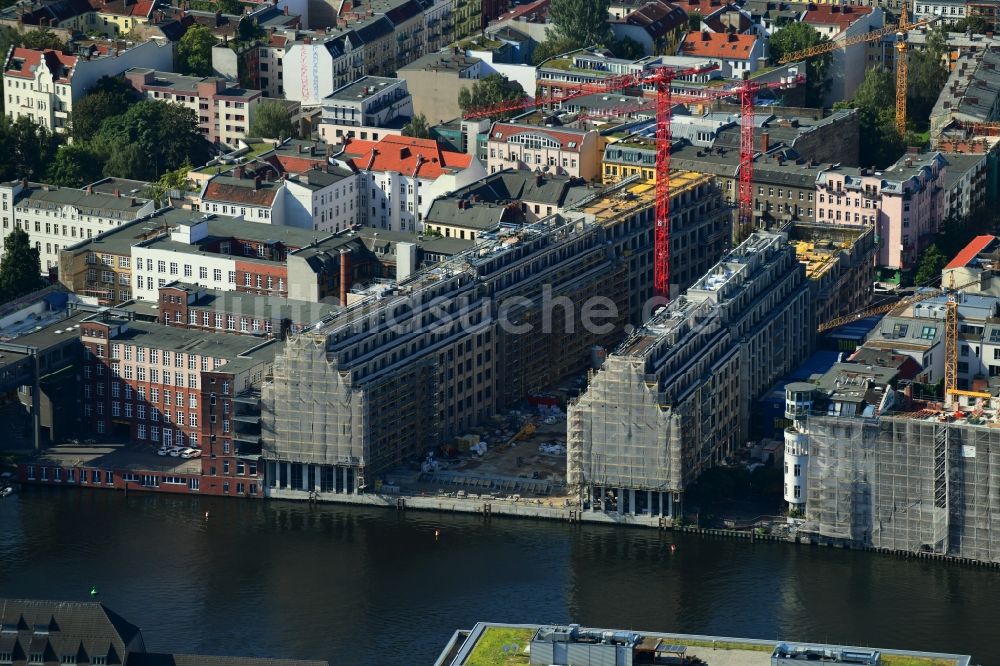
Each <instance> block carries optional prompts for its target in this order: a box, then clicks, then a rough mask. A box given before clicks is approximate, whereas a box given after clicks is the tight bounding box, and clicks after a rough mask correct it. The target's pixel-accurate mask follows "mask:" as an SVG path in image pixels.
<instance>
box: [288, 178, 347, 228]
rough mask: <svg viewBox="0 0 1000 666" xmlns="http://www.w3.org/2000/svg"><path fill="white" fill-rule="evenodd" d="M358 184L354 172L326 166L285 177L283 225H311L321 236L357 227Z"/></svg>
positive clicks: (305, 226)
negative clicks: (321, 233)
mask: <svg viewBox="0 0 1000 666" xmlns="http://www.w3.org/2000/svg"><path fill="white" fill-rule="evenodd" d="M361 181H362V176H361V175H360V174H358V173H357V172H355V171H353V170H351V169H346V168H344V167H342V166H332V165H330V164H327V165H325V166H322V167H317V168H313V169H310V170H309V171H306V172H304V173H299V174H294V175H289V176H286V178H285V189H286V193H285V198H284V205H285V213H284V214H285V224H288V225H290V226H295V227H304V228H309V225H310V224H311V225H312V228H313V230H315V231H321V232H323V233H339V232H341V231H347V230H348V229H351V228H352V227H354V226H356V225H359V224H361V223H362V211H361V206H360V204H359V201H360V198H361ZM300 221H301V222H302V224H300V223H299V222H300Z"/></svg>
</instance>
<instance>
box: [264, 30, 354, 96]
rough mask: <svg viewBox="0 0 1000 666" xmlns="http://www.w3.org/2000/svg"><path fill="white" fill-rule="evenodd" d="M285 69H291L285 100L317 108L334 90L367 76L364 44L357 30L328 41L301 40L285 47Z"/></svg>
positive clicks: (305, 38) (304, 37) (316, 38)
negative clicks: (293, 74) (286, 67)
mask: <svg viewBox="0 0 1000 666" xmlns="http://www.w3.org/2000/svg"><path fill="white" fill-rule="evenodd" d="M284 51H285V56H284V57H283V58H282V63H283V65H282V67H284V65H285V64H287V65H290V66H291V69H290V70H289V71H293V70H294V71H295V72H297V73H298V74H299V75H298V76H289V77H288V78H287V79H283V81H284V86H283V88H284V96H285V98H286V99H290V100H295V101H296V102H299V103H300V104H302V105H303V106H315V105H318V104H320V103H321V101H322V100H323V99H324V98H325V97H327V96H329V95H330V94H332V93H333V91H334V90H337V89H338V88H341V87H343V86H346V85H348V84H349V83H351V82H352V81H355V80H357V79H359V78H361V76H363V75H364V72H365V63H366V60H365V58H364V43H363V42H362V39H361V36H360V35H358V33H356V32H354V31H353V30H347V31H345V32H342V33H340V34H338V35H331V36H328V37H316V36H301V37H299V38H297V39H295V40H294V41H290V42H286V43H285V45H284Z"/></svg>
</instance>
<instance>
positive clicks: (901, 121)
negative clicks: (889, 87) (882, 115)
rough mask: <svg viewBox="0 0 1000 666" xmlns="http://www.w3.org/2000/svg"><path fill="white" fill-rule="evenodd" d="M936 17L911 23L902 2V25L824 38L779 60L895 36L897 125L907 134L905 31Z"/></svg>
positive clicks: (797, 59)
mask: <svg viewBox="0 0 1000 666" xmlns="http://www.w3.org/2000/svg"><path fill="white" fill-rule="evenodd" d="M934 20H935V19H933V18H929V19H920V20H919V21H917V22H916V23H910V18H909V14H908V13H907V9H906V3H905V2H904V3H903V13H902V14H901V15H900V17H899V25H890V26H886V27H884V28H879V29H877V30H872V31H871V32H866V33H865V34H863V35H856V36H854V37H848V38H847V39H843V40H841V41H836V42H830V41H828V42H822V43H820V44H816V45H815V46H810V47H809V48H807V49H803V50H801V51H795V52H794V53H787V54H785V55H784V56H782V57H781V59H780V60H779V61H778V64H779V65H787V64H788V63H791V62H798V61H800V60H806V59H808V58H812V57H814V56H818V55H822V54H824V53H831V52H833V51H835V50H836V49H843V48H847V47H848V46H854V45H855V44H862V43H865V42H874V41H877V40H880V39H882V38H883V37H885V36H886V35H893V34H894V35H895V36H896V44H895V49H896V129H897V130H898V131H899V135H900V136H904V135H905V133H906V79H907V62H906V61H907V55H906V51H907V48H908V45H907V43H906V34H907V33H908V32H910V31H911V30H916V29H917V28H923V27H925V26H928V25H930V24H931V23H932V22H933V21H934Z"/></svg>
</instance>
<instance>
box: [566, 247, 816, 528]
mask: <svg viewBox="0 0 1000 666" xmlns="http://www.w3.org/2000/svg"><path fill="white" fill-rule="evenodd" d="M804 272H805V271H804V268H803V266H802V264H801V263H799V261H798V260H797V259H796V255H795V250H794V248H793V247H792V246H791V245H790V244H789V243H788V239H787V236H786V235H785V234H781V233H773V232H757V233H754V234H753V235H752V236H751V237H750V238H748V239H747V240H746V241H744V242H743V243H741V244H740V245H739V246H738V247H737V248H736V249H734V250H733V251H732V252H730V253H729V254H728V255H727V256H726V257H724V258H723V260H722V261H721V262H719V263H718V264H716V265H715V266H714V267H713V268H712V269H711V270H710V271H709V272H708V274H706V275H705V276H703V277H702V278H700V279H699V280H697V281H696V282H695V284H694V285H693V286H692V288H691V289H689V290H688V291H687V292H686V293H685V294H684V295H683V296H681V297H679V298H677V299H675V300H674V301H672V302H671V303H670V305H668V306H667V307H665V308H663V309H661V310H660V311H659V312H657V313H656V314H655V315H654V316H653V317H652V318H651V319H650V320H649V321H648V322H647V324H646V325H645V326H644V327H643V328H641V329H639V330H638V331H636V332H635V333H633V334H632V335H631V336H629V337H628V338H627V339H626V340H625V341H624V342H623V343H622V344H621V345H620V346H619V347H618V348H617V349H616V350H615V351H614V352H613V353H612V354H609V355H608V358H607V359H606V361H605V362H604V365H603V366H602V368H601V369H600V371H598V372H597V373H596V374H594V375H593V376H592V377H591V381H590V386H589V388H588V389H587V392H586V393H585V394H584V395H582V396H581V397H580V398H579V400H578V401H576V402H575V403H573V404H571V405H570V407H569V410H568V435H567V457H568V461H567V481H568V482H569V484H570V485H572V486H575V487H576V488H578V489H579V492H580V495H581V497H582V498H583V500H584V503H585V504H589V507H590V509H591V510H594V511H599V510H604V511H616V512H618V513H629V514H634V515H641V514H648V515H662V516H676V515H678V514H679V513H680V507H679V506H678V504H677V503H678V502H679V501H680V498H681V493H682V492H683V490H684V488H685V487H686V486H687V485H688V484H690V483H691V482H693V481H694V480H695V479H697V478H698V476H699V475H700V474H701V473H702V472H703V471H704V470H705V469H707V468H709V467H711V466H713V465H716V464H719V463H721V462H723V461H724V460H726V459H729V458H731V457H732V455H733V453H734V452H735V450H736V447H738V446H741V445H742V444H743V442H744V441H745V440H746V434H747V424H748V421H749V410H750V404H751V402H752V401H753V400H754V399H755V398H756V397H757V396H758V395H759V394H760V393H761V392H762V391H764V390H766V389H767V388H768V387H769V386H771V385H772V384H773V383H774V382H775V381H776V380H777V379H778V378H779V377H781V376H782V375H783V374H784V373H785V372H788V371H789V370H791V368H793V367H794V366H795V365H796V364H798V363H799V362H801V361H802V359H804V358H805V357H806V355H807V354H808V352H809V351H810V347H811V344H812V330H811V322H812V315H811V310H810V308H811V304H810V289H809V286H808V284H807V282H806V279H805V275H804Z"/></svg>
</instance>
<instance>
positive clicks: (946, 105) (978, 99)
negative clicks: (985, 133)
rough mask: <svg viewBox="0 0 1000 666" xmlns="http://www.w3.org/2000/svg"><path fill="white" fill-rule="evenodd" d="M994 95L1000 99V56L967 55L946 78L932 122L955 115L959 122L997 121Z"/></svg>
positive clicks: (984, 52)
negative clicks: (937, 118)
mask: <svg viewBox="0 0 1000 666" xmlns="http://www.w3.org/2000/svg"><path fill="white" fill-rule="evenodd" d="M997 95H1000V53H998V52H996V51H992V50H984V51H978V52H975V53H971V52H966V53H964V54H963V55H962V56H961V57H960V58H959V59H958V60H957V61H956V62H955V68H954V69H953V70H952V71H951V74H949V75H948V81H947V82H946V83H945V86H944V89H943V90H942V91H941V94H940V95H939V96H938V99H937V102H936V103H935V104H934V109H933V110H932V111H931V118H935V117H938V116H942V117H947V116H949V115H954V116H957V117H959V118H960V119H962V120H971V121H991V120H996V117H995V114H994V108H995V106H996V103H997ZM934 124H935V123H934V122H932V125H934Z"/></svg>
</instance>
